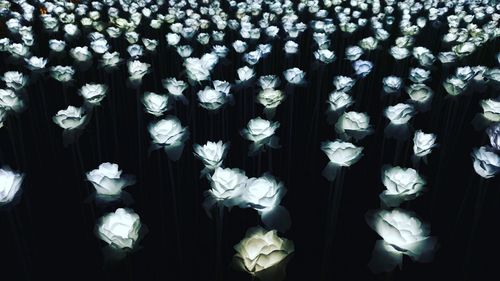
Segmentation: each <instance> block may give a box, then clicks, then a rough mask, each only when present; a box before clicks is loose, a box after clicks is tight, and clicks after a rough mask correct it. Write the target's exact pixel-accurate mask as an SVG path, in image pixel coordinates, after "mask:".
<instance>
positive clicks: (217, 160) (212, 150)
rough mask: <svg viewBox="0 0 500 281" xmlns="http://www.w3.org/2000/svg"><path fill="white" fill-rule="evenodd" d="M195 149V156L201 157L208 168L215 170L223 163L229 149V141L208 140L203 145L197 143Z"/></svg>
mask: <svg viewBox="0 0 500 281" xmlns="http://www.w3.org/2000/svg"><path fill="white" fill-rule="evenodd" d="M193 150H194V156H196V157H197V158H198V159H200V160H201V161H202V162H203V164H204V165H205V167H206V168H208V169H210V170H214V169H215V168H218V167H220V166H221V165H222V162H223V161H224V158H225V157H226V154H227V153H228V150H229V143H223V142H222V141H218V142H211V141H208V142H207V143H206V144H204V145H203V146H201V145H199V144H195V145H194V146H193Z"/></svg>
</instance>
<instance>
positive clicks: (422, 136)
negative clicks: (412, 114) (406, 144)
mask: <svg viewBox="0 0 500 281" xmlns="http://www.w3.org/2000/svg"><path fill="white" fill-rule="evenodd" d="M435 146H436V135H434V134H426V133H424V132H422V131H421V130H417V131H415V135H414V136H413V153H414V154H415V156H418V157H422V156H425V155H427V154H429V153H431V151H432V148H433V147H435Z"/></svg>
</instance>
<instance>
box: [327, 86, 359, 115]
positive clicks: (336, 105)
mask: <svg viewBox="0 0 500 281" xmlns="http://www.w3.org/2000/svg"><path fill="white" fill-rule="evenodd" d="M326 102H327V103H328V110H329V111H331V112H334V111H339V110H342V109H346V108H348V107H349V106H351V105H352V104H353V103H354V101H353V99H352V97H351V96H350V95H349V94H347V93H345V92H342V91H335V92H332V93H330V95H328V100H327V101H326Z"/></svg>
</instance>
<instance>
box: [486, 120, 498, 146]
mask: <svg viewBox="0 0 500 281" xmlns="http://www.w3.org/2000/svg"><path fill="white" fill-rule="evenodd" d="M486 133H487V134H488V137H489V138H490V144H491V146H492V147H493V148H495V149H496V150H500V123H495V124H493V125H491V126H490V127H489V128H488V129H486Z"/></svg>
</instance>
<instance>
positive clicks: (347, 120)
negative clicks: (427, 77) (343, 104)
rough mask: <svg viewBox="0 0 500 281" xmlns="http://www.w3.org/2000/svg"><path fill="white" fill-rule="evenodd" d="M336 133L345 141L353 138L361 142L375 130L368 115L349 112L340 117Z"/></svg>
mask: <svg viewBox="0 0 500 281" xmlns="http://www.w3.org/2000/svg"><path fill="white" fill-rule="evenodd" d="M335 131H336V132H337V133H338V134H339V135H341V136H342V137H343V138H345V139H349V138H350V137H353V138H355V139H357V140H359V139H362V138H364V137H366V136H367V135H369V134H371V133H372V132H373V129H372V128H371V125H370V117H369V116H368V114H366V113H359V112H355V111H349V112H345V113H344V114H342V115H341V116H340V117H339V120H338V121H337V123H336V124H335Z"/></svg>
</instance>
